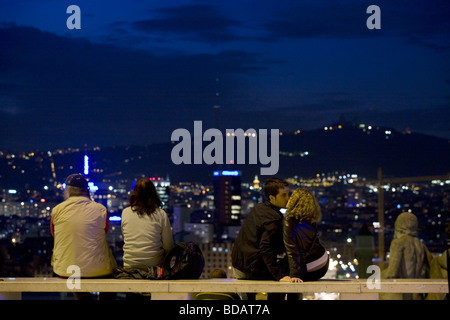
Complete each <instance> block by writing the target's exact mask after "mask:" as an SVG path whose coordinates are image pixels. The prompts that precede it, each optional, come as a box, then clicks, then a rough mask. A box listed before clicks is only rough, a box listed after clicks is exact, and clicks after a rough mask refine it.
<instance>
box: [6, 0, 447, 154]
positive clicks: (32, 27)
mask: <svg viewBox="0 0 450 320" xmlns="http://www.w3.org/2000/svg"><path fill="white" fill-rule="evenodd" d="M72 4H73V5H78V6H79V8H80V9H81V23H80V26H81V29H72V30H71V29H69V28H68V27H67V20H68V19H69V17H70V16H71V14H70V13H67V12H66V10H67V8H68V7H69V5H72ZM372 4H375V5H377V6H379V8H380V11H381V29H373V30H370V29H368V28H367V26H366V21H367V19H368V18H369V17H370V14H368V13H367V12H366V11H367V8H368V7H369V6H370V5H372ZM448 16H449V8H448V6H446V5H445V1H433V2H431V3H426V2H411V1H408V2H406V1H376V2H375V3H372V2H365V1H363V2H361V1H356V0H346V1H344V2H343V3H339V4H336V3H335V2H333V1H328V0H327V1H319V2H314V3H313V2H306V1H276V2H271V1H266V2H264V3H258V4H257V5H255V3H252V2H239V1H228V2H226V3H225V2H219V1H190V0H186V1H181V0H179V1H178V0H177V1H175V0H174V1H170V2H159V1H152V2H151V3H148V2H143V1H128V2H127V3H126V5H124V4H123V3H122V2H119V1H95V2H92V1H75V2H73V3H72V2H70V3H69V2H66V1H58V2H56V1H27V0H21V1H2V3H1V4H0V46H1V47H2V53H1V56H0V147H1V148H2V149H4V148H5V149H12V150H15V151H28V150H33V149H44V150H50V149H57V148H64V147H69V146H70V147H81V148H82V147H83V146H84V145H88V146H101V147H106V146H111V145H148V144H152V143H156V142H167V141H170V135H171V133H172V132H173V131H174V130H176V129H178V128H191V127H192V124H193V122H194V121H196V120H199V121H204V123H205V128H208V127H210V128H213V127H216V126H218V125H217V122H216V121H215V119H216V120H217V119H220V122H219V123H218V124H219V125H220V126H221V127H223V128H234V129H236V128H242V129H244V130H246V129H249V128H254V129H259V128H264V129H279V130H280V131H293V130H297V129H301V130H309V129H313V128H320V127H323V126H325V125H328V124H330V123H332V122H333V121H335V120H336V119H338V118H339V116H340V115H341V114H344V115H345V116H346V118H347V119H349V120H351V121H353V120H357V121H358V122H366V123H367V122H370V123H372V124H373V125H387V126H392V127H394V128H396V129H397V130H402V129H403V128H405V127H409V128H410V129H411V130H412V131H413V132H421V133H426V134H431V135H436V136H439V137H444V138H447V139H448V138H450V132H449V127H448V123H449V122H450V118H449V108H448V104H449V95H448V91H449V85H450V79H449V77H448V74H449V71H450V70H449V69H450V59H449V55H448V52H449V43H450V41H449V33H448V30H449V29H450V28H449V20H448ZM215 105H220V108H219V109H220V111H218V109H217V108H214V106H215Z"/></svg>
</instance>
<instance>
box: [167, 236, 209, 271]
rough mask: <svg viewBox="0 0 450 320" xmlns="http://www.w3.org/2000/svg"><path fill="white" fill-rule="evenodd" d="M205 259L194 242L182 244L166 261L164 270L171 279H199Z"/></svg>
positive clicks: (168, 255)
mask: <svg viewBox="0 0 450 320" xmlns="http://www.w3.org/2000/svg"><path fill="white" fill-rule="evenodd" d="M204 266H205V259H204V258H203V254H202V251H201V250H200V247H199V246H198V245H197V244H195V243H194V242H191V241H189V242H180V243H178V244H176V245H175V246H174V247H173V248H172V250H170V251H169V253H168V254H167V256H166V258H165V259H164V269H165V271H166V272H167V274H168V278H169V279H174V280H175V279H198V278H200V275H201V274H202V272H203V268H204Z"/></svg>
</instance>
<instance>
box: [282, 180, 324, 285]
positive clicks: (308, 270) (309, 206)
mask: <svg viewBox="0 0 450 320" xmlns="http://www.w3.org/2000/svg"><path fill="white" fill-rule="evenodd" d="M286 209H287V211H286V215H285V221H284V228H283V240H284V245H285V247H286V253H287V257H288V261H289V271H290V277H291V279H292V280H291V282H301V281H317V280H319V279H320V278H322V277H323V276H324V275H325V274H326V273H327V271H328V264H329V257H328V252H327V250H326V249H325V248H324V247H323V246H322V245H321V243H320V241H319V233H318V231H317V225H316V224H317V222H319V221H320V220H321V217H322V214H321V211H320V207H319V204H318V203H317V201H316V199H315V197H314V195H313V194H312V193H311V192H310V191H308V190H306V189H297V190H295V191H294V192H293V193H292V195H291V197H290V199H289V202H288V204H287V206H286ZM296 280H297V281H296Z"/></svg>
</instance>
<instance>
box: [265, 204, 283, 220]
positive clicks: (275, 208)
mask: <svg viewBox="0 0 450 320" xmlns="http://www.w3.org/2000/svg"><path fill="white" fill-rule="evenodd" d="M265 204H266V206H268V207H270V208H272V209H273V210H275V211H276V212H278V213H279V214H280V215H281V216H283V214H282V213H281V211H280V209H281V208H280V207H277V206H275V205H273V204H271V203H270V202H269V201H266V202H265Z"/></svg>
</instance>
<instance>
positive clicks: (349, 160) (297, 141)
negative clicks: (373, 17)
mask: <svg viewBox="0 0 450 320" xmlns="http://www.w3.org/2000/svg"><path fill="white" fill-rule="evenodd" d="M176 144H177V143H161V144H154V145H149V146H136V147H117V146H116V147H105V148H94V149H91V150H87V154H88V156H89V158H90V169H91V171H90V176H91V177H92V178H93V179H94V180H96V181H101V180H102V179H104V178H106V179H109V180H110V181H121V180H125V181H126V180H130V179H134V178H136V177H139V176H142V175H144V176H160V177H164V178H165V177H166V176H168V177H169V178H170V180H171V181H172V182H174V183H176V182H179V181H191V182H194V181H198V182H202V183H209V182H211V181H212V177H213V172H214V170H218V169H229V170H240V171H241V173H242V175H243V181H246V182H250V181H251V180H253V178H254V176H255V175H258V176H259V178H260V180H264V179H265V176H261V175H260V167H262V166H264V167H266V165H261V164H260V162H259V161H258V164H253V165H250V164H245V165H237V164H235V165H228V166H223V165H222V166H218V165H206V164H201V165H200V164H197V165H195V164H191V165H183V164H182V165H174V164H173V162H172V159H171V152H172V148H173V147H174V146H175V145H176ZM208 144H210V142H203V148H205V147H206V146H207V145H208ZM224 148H225V144H224ZM279 149H280V156H279V172H278V174H277V175H278V176H280V177H283V178H288V177H293V176H298V177H304V178H308V177H313V176H316V174H322V173H324V174H329V173H334V172H339V173H342V172H345V173H356V174H358V175H360V176H364V177H367V178H375V177H376V175H377V169H378V167H381V168H382V169H383V175H384V176H386V177H406V176H422V175H442V174H446V173H448V172H450V141H449V140H447V139H443V138H438V137H434V136H428V135H423V134H418V133H410V132H399V131H396V130H394V129H391V128H384V127H374V128H371V127H368V126H363V125H356V124H351V123H341V124H334V125H332V126H329V127H327V128H326V129H325V128H321V129H317V130H310V131H302V132H300V133H298V132H295V133H294V132H292V133H286V132H284V133H283V134H282V135H280V136H279ZM192 150H193V149H192ZM247 150H248V145H247ZM224 153H225V150H224ZM6 154H7V153H6V152H3V156H2V157H0V189H1V188H24V187H26V188H33V186H35V185H36V184H38V185H43V184H46V183H48V182H47V181H49V179H50V181H52V179H51V176H52V171H51V161H50V160H53V162H54V167H55V174H56V180H57V181H63V180H64V178H65V177H66V176H67V175H69V174H71V173H73V172H82V170H83V156H84V154H85V152H84V150H76V151H74V150H72V152H67V150H65V151H64V152H62V151H61V150H60V151H55V152H53V154H52V157H51V158H50V157H49V155H48V154H47V152H45V153H44V152H41V153H38V152H37V153H36V154H35V155H34V156H32V157H25V156H23V155H22V156H16V157H15V158H11V157H9V158H6V156H5V155H6ZM246 162H247V163H248V158H246ZM13 167H14V168H13Z"/></svg>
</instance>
